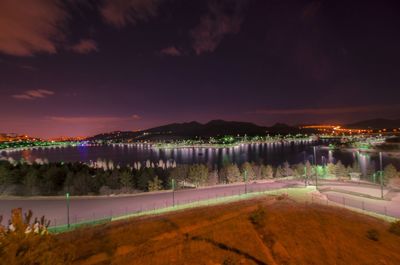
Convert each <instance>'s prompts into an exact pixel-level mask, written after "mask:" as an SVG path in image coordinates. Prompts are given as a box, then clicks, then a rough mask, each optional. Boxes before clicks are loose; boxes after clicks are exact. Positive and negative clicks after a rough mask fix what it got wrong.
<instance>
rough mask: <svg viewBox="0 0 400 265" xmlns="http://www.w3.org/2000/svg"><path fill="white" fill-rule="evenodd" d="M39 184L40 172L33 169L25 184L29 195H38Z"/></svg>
mask: <svg viewBox="0 0 400 265" xmlns="http://www.w3.org/2000/svg"><path fill="white" fill-rule="evenodd" d="M38 182H39V178H38V172H37V170H36V169H34V168H32V169H31V170H30V171H29V172H28V173H27V174H26V175H25V177H24V180H23V183H24V186H25V188H26V191H27V194H29V195H34V194H35V193H36V189H37V184H38Z"/></svg>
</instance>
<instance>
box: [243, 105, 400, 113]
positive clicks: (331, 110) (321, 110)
mask: <svg viewBox="0 0 400 265" xmlns="http://www.w3.org/2000/svg"><path fill="white" fill-rule="evenodd" d="M389 110H400V105H374V106H354V107H353V106H351V107H342V108H302V109H261V110H255V111H250V112H248V113H249V114H274V115H276V114H278V115H296V114H299V115H300V114H313V115H326V114H345V113H370V112H379V111H389Z"/></svg>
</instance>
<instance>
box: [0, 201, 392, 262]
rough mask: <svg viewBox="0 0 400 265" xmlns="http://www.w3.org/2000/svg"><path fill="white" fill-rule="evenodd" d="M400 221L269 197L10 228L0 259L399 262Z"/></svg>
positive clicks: (4, 236)
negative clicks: (101, 220) (53, 230)
mask: <svg viewBox="0 0 400 265" xmlns="http://www.w3.org/2000/svg"><path fill="white" fill-rule="evenodd" d="M193 220H196V222H193ZM399 225H400V224H399V223H393V224H389V223H386V222H384V221H381V220H378V219H375V218H373V217H368V216H364V215H361V214H357V213H354V212H351V211H348V210H345V209H338V208H335V207H327V206H321V205H316V204H304V203H298V202H295V201H293V200H291V198H290V197H286V196H269V197H263V198H258V199H252V200H246V201H240V202H235V203H230V204H222V205H216V206H212V207H204V208H197V209H192V210H187V211H181V212H175V213H169V214H164V215H160V216H150V217H141V218H134V219H128V220H123V221H117V222H113V223H109V224H103V225H99V226H96V227H91V228H82V229H78V230H75V231H72V232H69V233H64V234H59V235H43V236H38V235H37V234H34V233H29V234H25V233H21V232H19V233H15V232H14V233H11V232H7V233H3V234H2V236H0V246H1V247H0V249H1V251H0V260H2V261H6V262H7V264H11V265H14V264H87V265H90V264H93V265H94V264H110V263H112V264H287V265H291V264H293V265H294V264H296V265H298V264H315V265H319V264H321V265H322V264H323V265H328V264H374V265H375V264H386V265H397V264H400V236H399V232H398V231H399V228H398V227H399ZM20 231H23V230H20ZM11 238H12V239H11ZM244 238H245V239H246V240H243V239H244ZM5 242H6V243H7V245H4V244H5ZM360 246H362V247H360ZM33 261H35V262H33Z"/></svg>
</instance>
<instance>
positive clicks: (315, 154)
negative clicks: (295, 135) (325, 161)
mask: <svg viewBox="0 0 400 265" xmlns="http://www.w3.org/2000/svg"><path fill="white" fill-rule="evenodd" d="M313 149H314V166H315V189H318V166H317V151H316V146H313Z"/></svg>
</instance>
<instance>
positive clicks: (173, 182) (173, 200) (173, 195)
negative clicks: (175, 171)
mask: <svg viewBox="0 0 400 265" xmlns="http://www.w3.org/2000/svg"><path fill="white" fill-rule="evenodd" d="M171 186H172V207H175V179H172V180H171Z"/></svg>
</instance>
